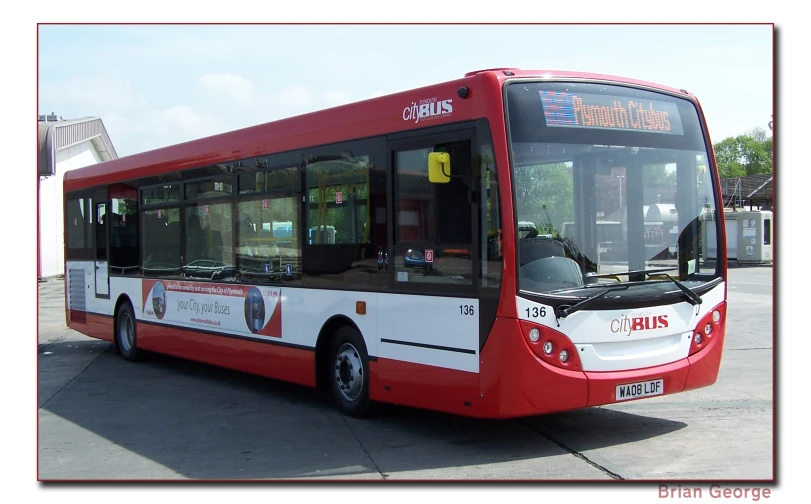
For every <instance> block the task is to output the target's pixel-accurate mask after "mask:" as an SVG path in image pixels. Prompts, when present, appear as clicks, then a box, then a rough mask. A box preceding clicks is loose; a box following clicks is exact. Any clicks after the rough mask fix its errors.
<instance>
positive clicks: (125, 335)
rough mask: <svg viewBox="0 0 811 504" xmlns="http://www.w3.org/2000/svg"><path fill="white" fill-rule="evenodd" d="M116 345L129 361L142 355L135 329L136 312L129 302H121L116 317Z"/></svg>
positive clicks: (133, 360)
mask: <svg viewBox="0 0 811 504" xmlns="http://www.w3.org/2000/svg"><path fill="white" fill-rule="evenodd" d="M115 346H116V348H118V353H119V354H121V357H124V358H125V359H127V360H128V361H131V362H135V361H137V360H138V359H139V358H140V357H141V352H139V351H138V335H137V333H136V330H135V313H133V311H132V306H130V304H129V303H127V302H125V303H121V306H120V307H119V308H118V315H116V318H115Z"/></svg>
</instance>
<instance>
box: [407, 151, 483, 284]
mask: <svg viewBox="0 0 811 504" xmlns="http://www.w3.org/2000/svg"><path fill="white" fill-rule="evenodd" d="M431 152H447V153H449V154H450V156H451V181H450V182H448V183H445V184H433V183H431V182H430V181H429V180H428V154H429V153H431ZM470 166H471V158H470V142H469V141H463V142H454V143H449V144H442V145H436V146H434V147H432V148H424V149H415V150H409V151H400V152H397V153H396V158H395V170H396V171H395V174H396V179H395V181H394V193H395V207H394V210H395V219H396V228H395V238H394V239H395V247H394V269H395V277H394V279H395V282H400V283H405V282H407V283H443V284H458V285H471V284H472V274H473V261H472V258H473V245H472V241H473V239H472V225H471V224H472V220H471V219H472V217H471V215H472V214H471V201H470V171H471V170H470Z"/></svg>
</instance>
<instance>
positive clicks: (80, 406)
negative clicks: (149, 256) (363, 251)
mask: <svg viewBox="0 0 811 504" xmlns="http://www.w3.org/2000/svg"><path fill="white" fill-rule="evenodd" d="M772 273H773V271H772V268H771V267H750V268H730V272H729V277H730V284H729V306H728V318H727V335H726V344H725V350H724V355H723V360H722V364H721V371H720V376H719V378H718V381H717V383H716V384H715V385H713V386H711V387H708V388H704V389H699V390H695V391H690V392H686V393H682V394H676V395H672V396H664V397H656V398H649V399H645V400H640V401H633V402H629V403H624V404H616V405H610V406H605V407H598V408H589V409H583V410H578V411H572V412H566V413H559V414H552V415H545V416H537V417H532V418H526V419H520V420H476V419H468V418H462V417H457V416H452V415H446V414H441V413H433V412H426V411H421V410H416V409H409V408H401V407H394V406H387V407H383V408H382V411H381V412H380V413H379V414H378V415H377V416H375V417H373V418H371V419H364V420H357V419H353V418H348V417H345V416H343V415H341V414H339V413H338V412H337V411H336V410H335V409H334V408H333V406H332V405H331V404H330V403H329V402H324V401H322V400H320V399H318V398H317V397H316V394H315V391H314V390H311V389H308V388H305V387H300V386H295V385H290V384H286V383H282V382H278V381H274V380H270V379H266V378H261V377H255V376H251V375H246V374H243V373H238V372H234V371H229V370H224V369H219V368H215V367H212V366H208V365H203V364H198V363H194V362H190V361H185V360H181V359H176V358H172V357H164V356H152V357H150V358H149V359H148V360H146V361H145V362H139V363H129V362H127V361H125V360H123V359H122V358H120V357H119V356H118V355H116V353H115V351H114V349H113V348H112V346H111V344H109V343H107V342H104V341H100V340H96V339H93V338H89V337H86V336H84V335H81V334H79V333H77V332H75V331H72V330H70V329H68V328H67V327H66V326H65V314H64V285H63V280H61V279H52V280H49V281H48V282H45V283H41V284H40V285H39V369H38V376H39V382H38V391H39V397H38V404H39V418H38V422H39V425H38V436H39V443H38V477H39V479H40V480H77V479H78V480H120V479H123V480H155V479H159V480H175V479H216V480H232V479H238V480H245V479H278V478H281V479H308V480H309V479H319V480H320V479H325V480H329V479H339V480H365V479H387V480H507V479H510V480H514V479H518V480H612V479H633V480H637V479H643V480H644V479H647V480H662V479H678V480H691V479H695V480H732V479H734V480H749V481H755V480H760V481H764V482H766V481H770V480H772V479H773V478H774V464H773V458H774V457H773V456H774V446H773V436H772V433H773V421H774V411H773V407H774V404H773V388H772V385H773V357H774V351H773V333H772V327H773V326H772V317H773V303H772V300H773V298H772Z"/></svg>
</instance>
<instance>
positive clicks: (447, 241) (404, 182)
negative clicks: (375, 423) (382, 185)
mask: <svg viewBox="0 0 811 504" xmlns="http://www.w3.org/2000/svg"><path fill="white" fill-rule="evenodd" d="M474 138H475V136H474V130H472V129H470V130H461V131H456V132H449V133H445V134H439V135H432V136H422V137H419V138H413V139H407V140H406V139H403V140H399V141H390V142H389V143H388V151H389V159H390V163H391V166H392V169H391V170H389V171H388V173H389V175H388V177H389V183H388V191H389V195H390V196H389V197H388V198H387V201H388V207H389V216H390V219H389V222H391V223H392V225H391V226H389V229H388V233H389V247H388V249H387V250H386V253H385V255H384V258H383V260H384V262H385V264H386V267H387V269H388V280H389V289H388V293H384V294H381V296H380V298H379V303H378V308H379V316H378V335H379V338H380V340H379V346H378V357H379V361H378V362H379V364H378V369H379V378H380V379H379V380H378V383H377V384H374V385H372V387H373V389H376V390H379V393H380V394H381V395H383V396H384V397H387V398H389V399H391V400H394V401H395V402H398V403H400V404H408V402H409V401H410V400H411V399H413V398H415V397H420V396H422V394H420V393H417V391H416V390H414V387H415V383H416V382H415V379H416V378H415V377H416V376H422V377H421V378H419V379H417V380H416V381H417V382H420V383H423V384H424V385H426V386H428V385H429V384H430V387H431V389H432V390H433V391H434V393H436V394H438V395H437V400H438V401H439V402H440V403H441V402H442V398H441V395H442V393H443V391H444V392H446V393H447V394H451V395H454V396H456V397H460V396H462V395H464V396H465V397H467V396H468V395H472V394H474V391H477V390H478V388H477V387H478V378H477V375H476V373H477V372H478V369H479V361H478V354H479V318H478V312H479V306H478V305H479V303H478V299H477V290H476V289H477V284H478V265H477V262H476V258H477V257H478V252H477V248H476V244H478V239H477V234H478V226H477V225H474V223H476V222H477V220H476V219H477V216H478V203H477V201H476V197H475V194H476V192H475V190H474V188H475V187H476V186H475V180H476V178H475V177H474V176H473V164H474V163H473V160H474V159H475V156H474V150H473V139H474ZM432 153H443V159H446V160H448V159H449V164H448V168H449V171H450V177H451V178H450V180H449V181H447V182H445V183H435V182H431V181H430V180H429V176H428V163H429V158H431V157H432V156H431V154H432ZM429 366H430V367H429ZM429 371H430V373H429V375H426V374H425V373H426V372H429ZM415 373H416V374H415ZM454 376H456V377H457V378H459V377H461V382H460V381H458V380H455V379H453V377H454ZM468 381H470V383H467V382H468ZM378 387H380V389H378ZM446 387H449V388H447V390H446ZM460 387H462V388H464V390H465V392H464V393H461V392H460V390H461V389H460ZM381 389H382V390H381ZM474 389H475V390H474ZM434 393H432V395H434ZM476 394H477V392H476ZM422 399H424V397H422ZM473 399H474V398H468V399H465V400H464V401H461V400H460V401H459V405H458V406H459V407H460V408H461V407H462V403H463V402H468V403H469V402H470V401H472V400H473Z"/></svg>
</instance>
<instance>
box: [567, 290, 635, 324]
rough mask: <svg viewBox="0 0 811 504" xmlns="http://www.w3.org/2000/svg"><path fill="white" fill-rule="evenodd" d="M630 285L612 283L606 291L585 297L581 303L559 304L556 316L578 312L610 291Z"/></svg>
mask: <svg viewBox="0 0 811 504" xmlns="http://www.w3.org/2000/svg"><path fill="white" fill-rule="evenodd" d="M628 287H630V286H629V285H612V286H610V287H606V289H605V290H604V291H602V292H598V293H597V294H595V295H593V296H589V297H587V298H586V299H584V300H583V301H580V302H579V303H576V304H574V305H572V306H568V305H561V306H558V308H557V309H556V310H555V316H556V317H559V318H566V317H568V316H569V315H571V314H572V313H574V312H576V311H578V310H582V309H583V308H585V307H586V306H588V305H590V304H591V303H593V302H595V301H597V300H598V299H600V298H601V297H603V296H605V295H606V294H608V293H609V292H611V291H615V290H622V289H627V288H628Z"/></svg>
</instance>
